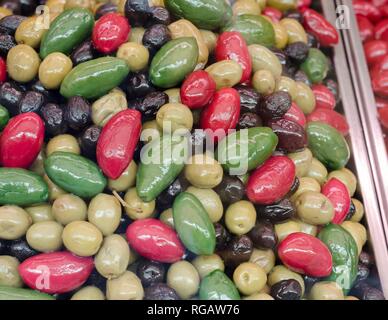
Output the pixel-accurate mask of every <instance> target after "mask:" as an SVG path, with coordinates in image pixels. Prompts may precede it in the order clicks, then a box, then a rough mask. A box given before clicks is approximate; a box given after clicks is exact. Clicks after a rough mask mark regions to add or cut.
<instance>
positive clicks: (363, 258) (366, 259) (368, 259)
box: [359, 251, 375, 268]
mask: <svg viewBox="0 0 388 320" xmlns="http://www.w3.org/2000/svg"><path fill="white" fill-rule="evenodd" d="M359 261H360V262H361V263H362V264H364V265H366V266H367V267H369V268H370V267H371V266H373V265H374V264H375V261H374V259H373V256H372V255H371V254H369V253H368V252H366V251H361V253H360V256H359Z"/></svg>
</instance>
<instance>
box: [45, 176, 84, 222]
mask: <svg viewBox="0 0 388 320" xmlns="http://www.w3.org/2000/svg"><path fill="white" fill-rule="evenodd" d="M43 179H44V181H45V182H46V183H47V186H48V189H49V200H50V201H55V200H56V199H58V198H59V197H60V196H62V195H65V194H67V192H66V191H65V190H63V189H61V188H60V187H58V186H57V185H56V184H55V183H54V182H52V181H51V180H50V178H49V177H48V176H47V174H45V175H44V176H43ZM85 207H86V205H85ZM85 211H86V210H85ZM85 216H86V213H85ZM56 219H57V218H56ZM58 222H60V221H58Z"/></svg>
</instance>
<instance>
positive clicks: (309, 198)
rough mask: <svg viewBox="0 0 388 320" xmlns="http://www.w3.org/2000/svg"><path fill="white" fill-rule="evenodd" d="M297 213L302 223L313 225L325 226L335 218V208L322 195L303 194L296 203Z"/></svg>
mask: <svg viewBox="0 0 388 320" xmlns="http://www.w3.org/2000/svg"><path fill="white" fill-rule="evenodd" d="M295 207H296V212H297V214H298V217H299V218H300V219H302V221H304V222H306V223H308V224H312V225H324V224H327V223H329V222H330V221H331V220H332V219H333V217H334V207H333V205H332V203H331V202H330V200H329V199H328V198H327V197H326V196H324V195H323V194H322V193H319V192H315V191H306V192H303V193H302V194H301V195H300V196H299V197H298V198H297V199H296V202H295Z"/></svg>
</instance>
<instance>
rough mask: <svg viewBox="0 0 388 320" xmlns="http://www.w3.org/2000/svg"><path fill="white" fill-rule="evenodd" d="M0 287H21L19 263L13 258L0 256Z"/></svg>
mask: <svg viewBox="0 0 388 320" xmlns="http://www.w3.org/2000/svg"><path fill="white" fill-rule="evenodd" d="M0 266H1V268H0V286H6V287H14V288H19V287H22V286H23V281H22V278H21V277H20V275H19V273H18V267H19V261H18V259H16V258H15V257H11V256H0Z"/></svg>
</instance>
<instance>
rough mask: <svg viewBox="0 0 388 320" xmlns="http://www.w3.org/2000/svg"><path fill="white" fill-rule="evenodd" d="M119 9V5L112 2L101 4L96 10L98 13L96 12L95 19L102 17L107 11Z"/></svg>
mask: <svg viewBox="0 0 388 320" xmlns="http://www.w3.org/2000/svg"><path fill="white" fill-rule="evenodd" d="M116 11H117V5H116V4H114V3H111V2H108V3H104V4H103V5H101V6H99V7H98V9H97V10H96V13H95V14H94V17H95V20H98V19H100V18H101V17H102V16H103V15H105V14H107V13H112V12H116Z"/></svg>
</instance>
